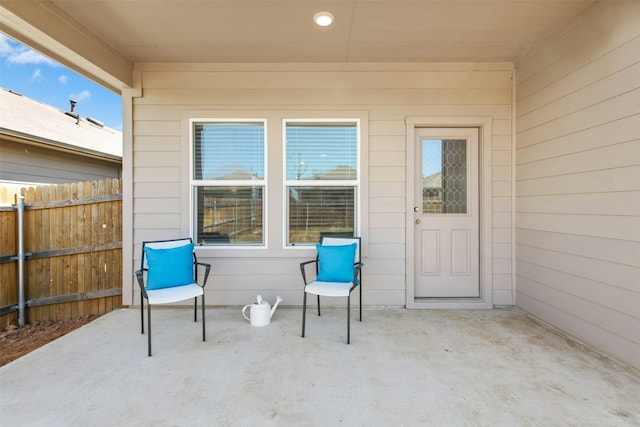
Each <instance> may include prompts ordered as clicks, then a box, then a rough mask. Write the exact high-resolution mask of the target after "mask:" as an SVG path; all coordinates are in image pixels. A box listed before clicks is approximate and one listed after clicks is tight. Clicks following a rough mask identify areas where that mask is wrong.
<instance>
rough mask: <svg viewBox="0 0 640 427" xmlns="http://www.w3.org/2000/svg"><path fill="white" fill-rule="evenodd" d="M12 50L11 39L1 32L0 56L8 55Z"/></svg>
mask: <svg viewBox="0 0 640 427" xmlns="http://www.w3.org/2000/svg"><path fill="white" fill-rule="evenodd" d="M9 52H11V44H10V39H9V38H8V37H7V36H5V35H2V34H0V56H6V55H8V54H9Z"/></svg>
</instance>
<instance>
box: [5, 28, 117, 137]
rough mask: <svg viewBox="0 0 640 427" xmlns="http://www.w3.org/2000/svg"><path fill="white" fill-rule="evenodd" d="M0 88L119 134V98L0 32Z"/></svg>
mask: <svg viewBox="0 0 640 427" xmlns="http://www.w3.org/2000/svg"><path fill="white" fill-rule="evenodd" d="M0 87H3V88H5V89H10V90H12V91H13V92H17V93H19V94H21V95H23V96H27V97H29V98H31V99H35V100H36V101H40V102H42V103H45V104H49V105H52V106H54V107H56V108H59V109H61V110H63V111H69V108H70V107H69V100H70V99H73V100H75V101H77V105H76V110H75V111H76V113H78V114H80V116H81V117H91V118H93V119H96V120H99V121H100V122H102V123H104V124H105V126H108V127H110V128H113V129H117V130H119V131H122V102H121V99H120V95H117V94H115V93H113V92H111V91H110V90H108V89H105V88H104V87H102V86H100V85H98V84H96V83H94V82H93V81H91V80H89V79H87V78H85V77H83V76H81V75H80V74H78V73H76V72H74V71H71V70H70V69H68V68H66V67H63V66H62V65H60V64H58V63H57V62H54V61H52V60H51V59H49V58H47V57H45V56H43V55H41V54H40V53H38V52H36V51H34V50H32V49H30V48H28V47H26V46H24V45H22V44H20V43H18V42H16V41H15V40H13V39H11V38H10V37H7V36H5V35H4V34H2V33H0Z"/></svg>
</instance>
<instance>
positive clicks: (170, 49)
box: [0, 0, 594, 82]
mask: <svg viewBox="0 0 640 427" xmlns="http://www.w3.org/2000/svg"><path fill="white" fill-rule="evenodd" d="M593 2H594V0H387V1H379V0H335V1H316V0H226V1H225V0H210V1H205V0H127V1H113V0H41V1H25V0H0V5H2V8H3V9H4V16H2V15H0V17H3V18H5V21H6V22H7V23H8V24H5V25H3V26H2V27H0V29H2V30H3V31H5V32H8V33H9V35H12V36H15V35H20V34H19V33H24V32H25V29H24V28H23V27H25V26H24V25H22V27H21V25H19V24H16V23H15V22H14V21H15V19H13V18H15V17H17V18H19V19H20V20H24V22H27V23H29V25H30V26H31V25H32V26H33V27H35V29H36V30H38V31H40V32H42V34H43V37H40V38H35V37H33V36H31V37H26V38H25V37H23V40H21V41H26V42H29V41H31V42H32V43H31V44H32V45H33V44H35V46H32V47H34V48H40V49H41V50H44V51H45V52H44V53H50V54H52V56H54V57H55V56H56V55H61V54H60V53H57V52H56V49H54V48H55V46H53V45H52V44H51V43H47V42H46V41H43V40H44V38H45V37H44V36H46V37H51V38H52V39H53V40H54V41H55V42H56V43H60V44H62V45H63V46H64V47H66V48H70V49H71V50H72V51H74V52H75V53H77V54H79V55H81V56H83V57H84V58H86V59H89V61H92V63H94V64H96V65H98V66H99V67H101V68H103V69H107V71H110V72H111V74H112V75H114V74H115V75H116V76H119V75H120V73H122V74H126V73H127V69H129V70H130V69H132V68H133V64H135V63H140V62H169V63H198V62H210V63H295V62H305V63H324V62H332V63H371V62H373V63H380V62H382V63H394V62H397V63H407V62H503V61H516V60H517V59H518V57H520V56H522V55H523V54H525V53H526V52H527V51H528V50H529V49H531V48H532V47H533V46H535V45H536V44H537V43H539V42H540V41H541V40H543V39H545V38H546V37H547V36H549V34H550V33H552V32H553V31H555V30H557V29H559V28H561V27H562V26H563V25H566V24H567V23H568V22H569V21H570V20H571V19H572V18H574V17H575V16H576V15H578V14H579V13H580V12H581V11H582V10H583V9H585V8H586V7H588V6H589V5H590V4H591V3H593ZM321 10H327V11H330V12H331V13H332V14H333V15H334V16H335V18H336V19H335V23H334V24H333V25H332V26H330V27H327V28H321V27H317V26H316V25H315V24H314V23H313V22H312V17H313V15H314V14H315V13H316V12H318V11H321ZM9 17H10V18H11V19H9ZM31 39H35V40H31ZM28 44H29V43H28ZM91 46H93V47H94V48H93V49H92V48H91ZM63 56H64V55H63ZM94 57H95V58H94ZM106 57H110V58H111V60H107V59H106ZM55 59H58V58H55ZM114 59H115V60H114ZM67 62H69V60H67ZM118 67H120V68H122V70H120V69H118ZM110 68H111V69H110ZM120 81H125V82H126V80H124V79H123V78H122V77H121V78H120Z"/></svg>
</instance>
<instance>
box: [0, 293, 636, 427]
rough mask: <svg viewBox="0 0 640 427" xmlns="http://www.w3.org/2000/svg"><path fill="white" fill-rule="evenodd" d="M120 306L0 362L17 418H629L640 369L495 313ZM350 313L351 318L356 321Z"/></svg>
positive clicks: (332, 421) (206, 421)
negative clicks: (265, 316) (251, 314)
mask: <svg viewBox="0 0 640 427" xmlns="http://www.w3.org/2000/svg"><path fill="white" fill-rule="evenodd" d="M314 309H315V307H314V306H312V307H310V309H309V313H308V314H309V316H308V319H307V320H308V323H307V336H306V338H304V339H303V338H301V337H300V326H301V325H300V323H301V311H300V309H294V308H284V309H278V311H276V313H275V314H274V317H273V322H272V324H271V325H269V326H267V327H262V328H252V327H251V326H250V325H249V323H248V322H246V321H245V320H244V319H243V318H242V316H241V314H240V309H239V308H233V309H232V308H220V309H213V308H211V309H208V310H207V316H208V317H207V339H208V341H207V342H202V341H201V332H202V330H201V328H200V325H195V324H194V323H193V322H192V319H193V318H192V317H191V316H192V311H191V310H187V309H156V310H155V311H154V313H153V317H154V319H153V320H154V323H153V326H154V331H153V344H154V348H153V351H154V355H153V357H151V358H149V357H147V354H146V350H147V348H146V339H147V338H146V335H141V334H140V323H139V322H140V312H139V310H137V309H122V310H119V311H116V312H113V313H110V314H107V315H105V316H103V317H101V318H99V319H97V320H95V321H94V322H92V323H90V324H88V325H86V326H84V327H82V328H80V329H78V330H76V331H74V332H72V333H71V334H69V335H66V336H64V337H62V338H60V339H58V340H56V341H54V342H52V343H50V344H48V345H46V346H45V347H42V348H40V349H39V350H36V351H35V352H33V353H31V354H28V355H27V356H24V357H23V358H21V359H18V360H16V361H14V362H12V363H9V364H8V365H6V366H4V367H2V368H0V385H1V387H0V417H1V418H2V424H3V425H19V426H36V425H47V426H80V425H91V426H102V425H118V426H129V425H155V426H178V425H180V426H209V425H211V426H249V425H257V426H270V425H278V426H282V425H286V426H336V425H345V426H365V425H366V426H373V425H384V426H387V425H388V426H400V425H404V426H558V425H562V426H637V425H640V400H639V399H638V396H640V376H639V375H638V372H637V371H635V370H631V369H626V368H623V367H620V366H618V365H616V364H614V363H612V362H611V361H609V360H607V359H606V358H602V357H599V356H598V355H597V354H594V353H592V352H589V351H587V350H585V349H583V348H581V346H580V345H578V344H576V343H575V342H573V341H570V340H567V339H565V338H564V337H562V336H559V335H557V334H554V333H553V332H551V331H549V330H547V329H545V328H543V327H541V326H540V325H538V324H537V323H535V322H534V321H532V320H531V319H529V318H528V317H527V316H525V315H523V314H522V313H519V312H517V311H509V310H499V309H496V310H487V311H485V310H469V311H465V310H400V309H398V310H373V309H371V310H365V311H364V313H363V315H364V321H363V322H362V323H360V322H357V321H354V322H353V323H352V336H351V339H352V344H351V345H347V344H346V343H345V340H346V321H345V318H344V316H345V311H344V310H343V309H332V308H327V309H325V310H324V312H323V316H322V318H318V317H317V316H315V315H313V314H314V311H313V310H314ZM356 316H357V315H356Z"/></svg>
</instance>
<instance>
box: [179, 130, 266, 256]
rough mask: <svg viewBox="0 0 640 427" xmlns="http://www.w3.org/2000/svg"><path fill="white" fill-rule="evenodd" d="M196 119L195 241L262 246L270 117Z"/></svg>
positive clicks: (194, 138)
mask: <svg viewBox="0 0 640 427" xmlns="http://www.w3.org/2000/svg"><path fill="white" fill-rule="evenodd" d="M191 123H192V129H191V131H192V138H191V140H192V141H193V146H192V150H193V151H192V158H193V164H192V180H191V186H192V191H193V209H194V225H195V230H194V240H195V241H196V242H197V243H199V244H202V245H214V246H215V245H234V246H235V245H263V244H264V241H265V239H264V227H263V224H264V205H265V201H264V200H265V185H266V184H265V145H266V139H265V127H266V125H265V122H264V121H231V120H227V121H220V122H217V121H204V120H200V121H197V120H192V122H191Z"/></svg>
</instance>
